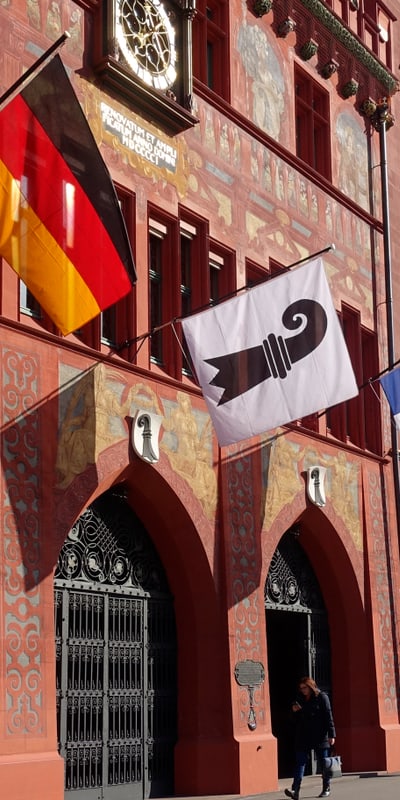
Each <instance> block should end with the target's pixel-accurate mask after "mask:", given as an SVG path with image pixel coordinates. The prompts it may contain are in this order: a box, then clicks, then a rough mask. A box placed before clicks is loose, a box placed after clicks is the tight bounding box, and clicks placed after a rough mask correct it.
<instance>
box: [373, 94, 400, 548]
mask: <svg viewBox="0 0 400 800" xmlns="http://www.w3.org/2000/svg"><path fill="white" fill-rule="evenodd" d="M387 112H388V105H387V103H386V102H384V103H382V104H381V105H379V106H378V108H377V121H378V130H379V144H380V156H381V187H382V217H383V247H384V260H385V287H386V292H385V293H386V327H387V340H388V362H389V369H392V368H393V366H394V364H395V352H394V338H395V337H394V321H393V320H394V316H393V289H392V257H391V246H390V213H389V191H388V174H387V152H386V121H387ZM391 434H392V461H393V476H394V491H395V499H396V514H397V530H398V533H399V536H400V473H399V455H398V445H397V428H396V426H395V425H394V423H393V420H392V425H391Z"/></svg>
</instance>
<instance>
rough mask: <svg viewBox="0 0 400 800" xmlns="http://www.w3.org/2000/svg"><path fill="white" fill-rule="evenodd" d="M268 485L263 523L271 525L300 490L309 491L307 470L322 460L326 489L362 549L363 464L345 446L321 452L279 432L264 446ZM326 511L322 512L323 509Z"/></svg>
mask: <svg viewBox="0 0 400 800" xmlns="http://www.w3.org/2000/svg"><path fill="white" fill-rule="evenodd" d="M263 450H264V452H263V463H264V467H263V481H264V487H265V510H264V512H265V513H264V524H265V525H266V526H267V527H269V526H271V525H272V523H273V522H274V520H275V519H276V517H277V515H278V514H279V513H280V512H281V511H282V510H283V509H284V508H285V507H287V506H290V504H291V503H292V501H293V500H294V498H295V497H296V495H297V493H298V492H299V491H301V490H302V491H303V492H304V494H305V493H306V484H305V479H304V473H305V472H306V470H307V469H308V468H309V467H311V466H313V465H315V464H319V465H320V466H322V467H326V468H327V473H326V484H325V491H326V497H327V500H329V501H330V502H331V503H332V506H333V508H334V510H335V513H336V514H337V515H338V516H339V517H340V518H341V519H342V520H343V522H344V524H345V526H346V528H347V530H348V531H349V534H350V536H351V538H352V540H353V542H354V545H355V547H356V548H357V549H358V550H362V547H363V542H362V531H361V522H360V507H359V485H360V465H359V464H358V463H357V461H352V460H350V459H348V458H347V456H346V453H345V452H344V451H343V450H337V451H336V452H335V453H334V454H331V453H330V452H328V453H319V452H316V451H315V450H313V449H311V448H309V447H301V445H300V444H299V443H298V442H293V441H292V440H291V439H290V438H289V436H288V435H287V433H285V432H280V431H279V429H278V431H277V433H276V434H275V436H274V437H273V438H272V439H270V440H268V441H267V442H266V445H265V447H264V448H263ZM322 513H323V512H322Z"/></svg>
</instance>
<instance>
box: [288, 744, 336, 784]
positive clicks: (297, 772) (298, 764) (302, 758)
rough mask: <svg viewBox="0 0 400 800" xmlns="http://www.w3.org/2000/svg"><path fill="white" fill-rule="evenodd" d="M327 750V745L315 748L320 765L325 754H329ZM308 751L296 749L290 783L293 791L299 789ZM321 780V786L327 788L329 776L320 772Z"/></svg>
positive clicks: (325, 756)
mask: <svg viewBox="0 0 400 800" xmlns="http://www.w3.org/2000/svg"><path fill="white" fill-rule="evenodd" d="M329 751H330V749H329V747H317V748H316V753H317V759H318V762H319V764H321V765H322V764H323V763H324V761H323V760H324V758H327V756H329ZM309 752H310V751H309V750H296V756H295V765H294V774H293V783H292V789H293V791H294V792H298V791H299V789H300V785H301V782H302V780H303V777H304V770H305V768H306V764H307V759H308V754H309ZM322 782H323V788H324V789H327V788H328V787H329V784H330V780H329V778H326V777H325V776H324V774H322Z"/></svg>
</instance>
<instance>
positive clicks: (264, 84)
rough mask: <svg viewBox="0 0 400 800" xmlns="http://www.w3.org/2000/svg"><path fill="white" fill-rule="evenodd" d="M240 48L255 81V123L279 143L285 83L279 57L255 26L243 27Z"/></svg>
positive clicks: (263, 34)
mask: <svg viewBox="0 0 400 800" xmlns="http://www.w3.org/2000/svg"><path fill="white" fill-rule="evenodd" d="M238 49H239V53H240V57H241V58H242V60H243V65H244V67H245V69H246V72H247V75H248V76H249V77H250V78H253V83H252V92H253V108H252V119H253V122H255V124H256V125H258V127H259V128H261V129H262V130H263V131H266V133H269V135H270V136H272V137H273V138H274V139H276V141H280V134H281V118H282V114H283V112H284V108H285V105H284V95H285V82H284V79H283V74H282V70H281V67H280V64H279V61H278V59H277V56H276V54H275V52H274V50H273V48H272V46H271V44H270V42H269V40H268V38H267V36H266V34H265V33H264V31H262V30H261V28H258V27H257V26H254V25H243V26H242V27H241V28H240V30H239V43H238Z"/></svg>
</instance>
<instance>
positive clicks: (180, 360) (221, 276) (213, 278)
mask: <svg viewBox="0 0 400 800" xmlns="http://www.w3.org/2000/svg"><path fill="white" fill-rule="evenodd" d="M179 213H180V218H179V220H173V219H171V218H166V217H165V216H164V215H162V213H161V212H159V211H157V210H156V209H152V210H151V212H150V217H149V276H150V312H149V313H150V326H149V327H150V329H151V330H152V331H153V330H154V333H152V336H151V347H150V355H151V360H152V362H153V363H154V364H157V365H158V366H160V367H161V368H162V369H164V370H165V371H166V372H167V373H168V374H170V375H172V376H173V377H175V378H176V379H178V380H179V379H181V377H182V374H184V375H186V376H189V377H190V376H191V375H192V367H191V363H190V359H189V358H188V353H187V351H186V348H185V347H184V344H183V335H182V329H181V325H180V324H179V320H180V319H182V317H186V316H188V315H189V314H192V313H195V312H197V311H200V310H202V309H206V308H208V307H209V306H210V305H212V304H215V303H217V302H219V301H220V300H221V299H223V298H224V297H226V296H229V295H231V294H232V293H233V292H234V289H235V285H236V281H235V265H234V256H233V252H232V251H230V250H229V249H227V248H224V247H223V246H222V245H220V244H219V243H218V242H213V241H210V240H209V237H208V223H207V222H206V221H205V220H204V219H202V218H200V217H197V216H196V215H194V214H191V212H189V211H187V210H186V209H184V208H180V211H179ZM173 320H176V321H177V322H176V323H174V326H173V327H172V325H170V324H169V323H170V322H172V321H173ZM157 328H158V330H157ZM177 339H178V341H177ZM180 345H183V346H182V347H181V346H180Z"/></svg>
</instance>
